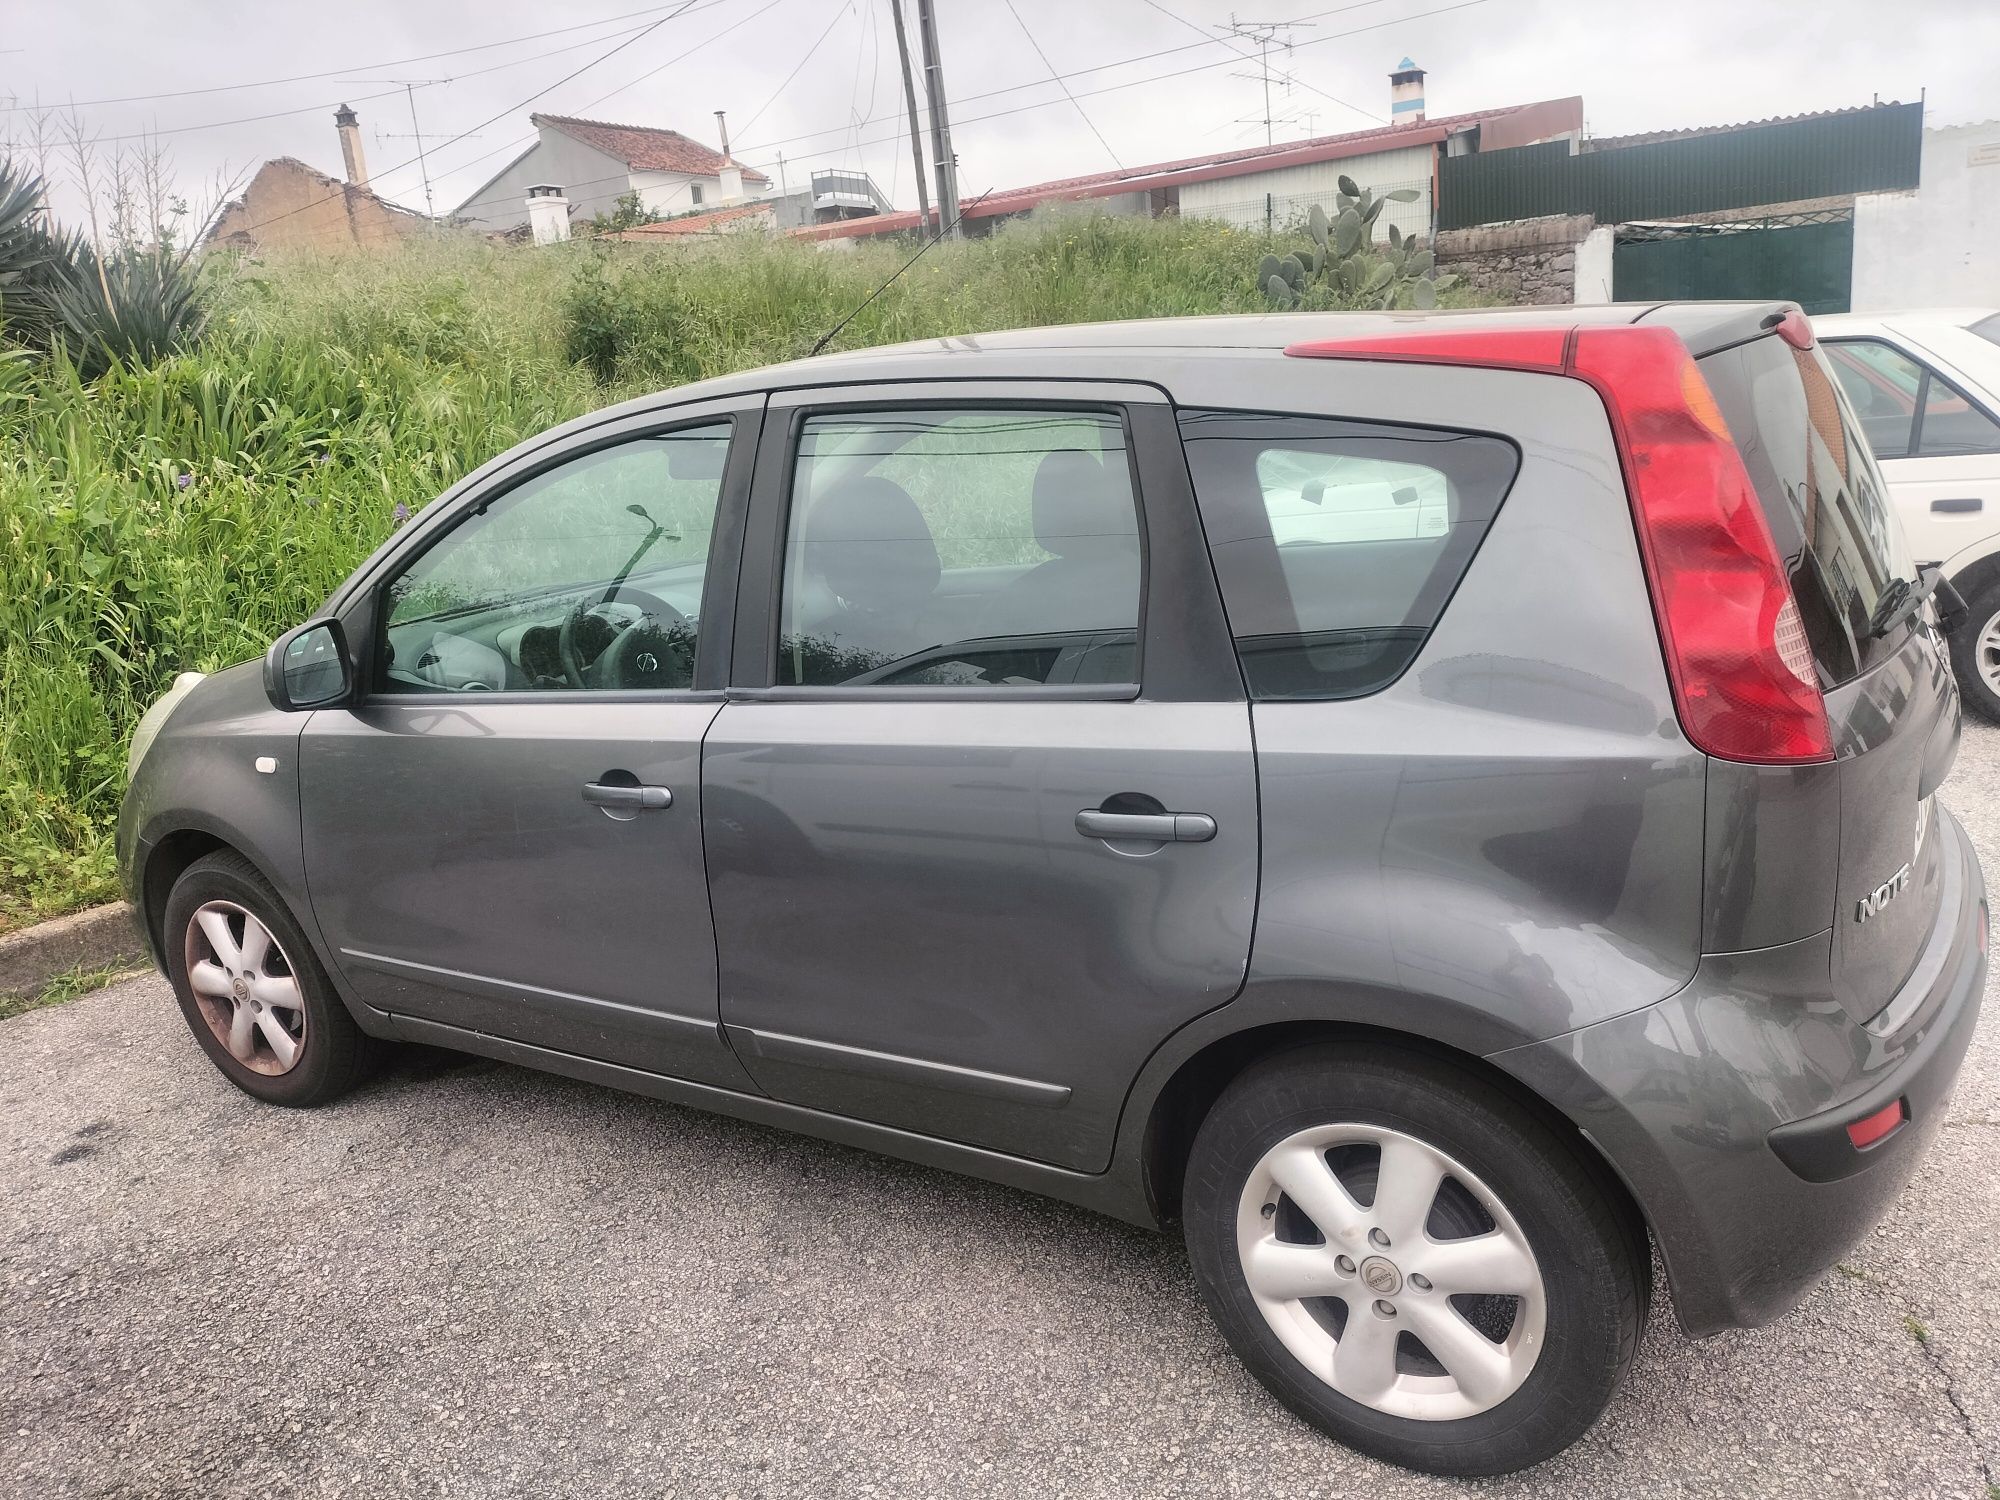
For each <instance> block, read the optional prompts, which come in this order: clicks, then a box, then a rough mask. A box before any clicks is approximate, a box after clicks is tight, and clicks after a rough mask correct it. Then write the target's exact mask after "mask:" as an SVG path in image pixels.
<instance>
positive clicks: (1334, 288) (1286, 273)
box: [1257, 175, 1458, 308]
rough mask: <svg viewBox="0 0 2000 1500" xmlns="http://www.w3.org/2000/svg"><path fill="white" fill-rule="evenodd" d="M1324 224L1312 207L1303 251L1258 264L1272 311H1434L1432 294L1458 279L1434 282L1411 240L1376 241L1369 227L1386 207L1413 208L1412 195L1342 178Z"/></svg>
mask: <svg viewBox="0 0 2000 1500" xmlns="http://www.w3.org/2000/svg"><path fill="white" fill-rule="evenodd" d="M1337 181H1338V186H1339V192H1338V193H1336V194H1335V196H1334V202H1333V207H1334V212H1333V214H1332V216H1331V217H1329V216H1328V214H1327V211H1326V210H1325V209H1324V208H1322V207H1321V206H1320V205H1319V204H1317V203H1315V204H1314V205H1313V206H1312V209H1311V211H1310V212H1309V213H1308V214H1307V215H1306V222H1305V230H1306V237H1307V238H1308V239H1309V240H1310V241H1311V245H1310V246H1309V247H1308V248H1305V249H1301V250H1295V251H1292V252H1291V253H1289V254H1287V255H1282V256H1280V255H1277V254H1274V253H1267V254H1266V255H1265V256H1264V257H1263V259H1262V260H1260V261H1259V262H1258V263H1257V285H1258V286H1259V287H1261V288H1262V289H1263V292H1264V295H1265V296H1266V297H1267V298H1269V299H1270V301H1271V304H1272V306H1274V307H1281V308H1294V307H1312V308H1320V307H1341V306H1345V307H1354V306H1360V307H1380V308H1392V307H1435V306H1436V305H1437V294H1438V293H1439V292H1441V291H1443V290H1444V289H1445V288H1447V287H1449V286H1451V285H1452V284H1453V283H1455V282H1456V281H1457V280H1458V278H1457V277H1456V276H1453V275H1450V274H1449V273H1447V274H1445V275H1439V274H1438V272H1437V258H1436V256H1435V255H1434V254H1433V252H1432V251H1430V250H1429V249H1427V248H1425V247H1424V246H1423V245H1422V243H1421V241H1420V240H1419V238H1418V236H1416V235H1414V234H1408V235H1406V234H1404V233H1403V232H1402V230H1401V229H1399V228H1398V227H1397V226H1396V225H1394V224H1391V225H1390V226H1389V233H1388V238H1387V243H1386V245H1382V244H1378V243H1377V241H1376V239H1375V221H1376V220H1377V219H1379V218H1380V217H1381V216H1382V210H1383V209H1384V208H1386V207H1388V205H1389V204H1391V203H1413V202H1415V201H1416V200H1417V198H1418V196H1419V195H1418V193H1417V191H1416V189H1414V188H1393V189H1391V190H1390V191H1388V192H1386V193H1380V194H1378V193H1376V192H1375V191H1374V190H1373V189H1372V188H1364V187H1360V186H1358V185H1357V184H1356V183H1355V181H1354V179H1353V178H1351V177H1347V176H1344V175H1343V176H1342V177H1340V178H1339V179H1337Z"/></svg>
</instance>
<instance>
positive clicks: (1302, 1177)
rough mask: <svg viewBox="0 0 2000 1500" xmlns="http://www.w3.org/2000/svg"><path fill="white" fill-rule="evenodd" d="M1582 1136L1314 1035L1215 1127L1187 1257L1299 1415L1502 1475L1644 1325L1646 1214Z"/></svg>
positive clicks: (1453, 1079) (1617, 1364) (1577, 1413)
mask: <svg viewBox="0 0 2000 1500" xmlns="http://www.w3.org/2000/svg"><path fill="white" fill-rule="evenodd" d="M1584 1149H1585V1148H1583V1147H1581V1146H1579V1145H1578V1144H1577V1143H1575V1142H1574V1141H1571V1140H1568V1139H1565V1138H1564V1136H1562V1135H1561V1134H1559V1133H1558V1132H1557V1131H1556V1130H1554V1129H1551V1128H1550V1127H1549V1126H1548V1125H1547V1124H1545V1123H1544V1122H1543V1121H1542V1120H1540V1119H1539V1118H1537V1117H1536V1116H1535V1115H1534V1114H1533V1113H1532V1112H1530V1111H1529V1110H1527V1109H1524V1108H1522V1107H1521V1106H1520V1105H1519V1104H1517V1103H1516V1102H1515V1101H1514V1100H1513V1099H1512V1098H1510V1097H1509V1096H1507V1095H1506V1094H1505V1093H1503V1092H1502V1091H1500V1090H1499V1089H1498V1088H1495V1087H1494V1086H1493V1085H1492V1084H1490V1083H1489V1082H1487V1081H1486V1080H1484V1079H1482V1078H1480V1077H1478V1076H1477V1075H1475V1074H1473V1073H1471V1072H1469V1071H1467V1070H1465V1069H1463V1068H1460V1067H1457V1066H1454V1065H1452V1064H1449V1063H1446V1062H1443V1061H1440V1060H1436V1059H1433V1058H1430V1057H1427V1056H1424V1055H1421V1054H1418V1053H1414V1052H1406V1051H1403V1050H1401V1049H1396V1048H1391V1047H1386V1046H1352V1047H1345V1046H1314V1047H1308V1048H1301V1049H1299V1050H1297V1051H1292V1052H1287V1053H1282V1054H1279V1055H1278V1056H1276V1057H1273V1058H1270V1059H1268V1060H1267V1061H1265V1062H1263V1063H1261V1064H1258V1065H1256V1066H1254V1067H1253V1068H1251V1069H1250V1070H1248V1071H1247V1072H1245V1073H1244V1074H1243V1075H1242V1076H1241V1077H1240V1078H1238V1079H1236V1080H1235V1081H1234V1082H1233V1083H1232V1084H1231V1085H1230V1086H1229V1087H1228V1088H1227V1089H1226V1090H1225V1091H1224V1092H1223V1094H1222V1097H1221V1098H1220V1099H1218V1100H1217V1101H1216V1104H1215V1106H1214V1108H1213V1109H1211V1110H1210V1112H1209V1114H1208V1117H1207V1119H1206V1120H1204V1122H1203V1123H1202V1126H1201V1130H1200V1132H1199V1134H1198V1135H1197V1137H1196V1140H1195V1144H1194V1148H1193V1152H1192V1154H1191V1156H1190V1158H1189V1162H1188V1169H1187V1181H1186V1190H1185V1193H1184V1197H1183V1211H1184V1214H1185V1218H1186V1226H1185V1227H1186V1233H1187V1242H1188V1253H1189V1255H1190V1257H1191V1259H1192V1260H1193V1263H1194V1268H1195V1274H1196V1278H1197V1280H1198V1281H1199V1283H1200V1285H1201V1289H1202V1294H1203V1296H1204V1298H1205V1299H1206V1300H1207V1302H1208V1305H1209V1309H1210V1311H1211V1312H1213V1313H1214V1315H1215V1318H1216V1321H1217V1322H1218V1323H1219V1324H1220V1325H1221V1327H1222V1330H1223V1333H1224V1334H1225V1335H1226V1336H1227V1338H1228V1339H1229V1342H1230V1344H1231V1346H1232V1347H1233V1348H1234V1349H1235V1350H1236V1352H1237V1354H1238V1355H1239V1356H1240V1357H1241V1358H1242V1359H1243V1361H1244V1363H1245V1364H1246V1365H1248V1366H1249V1368H1250V1370H1251V1372H1252V1373H1253V1374H1255V1375H1256V1376H1257V1378H1258V1379H1259V1380H1261V1381H1262V1382H1263V1383H1264V1385H1265V1386H1266V1387H1267V1388H1269V1389H1270V1391H1271V1392H1272V1393H1273V1394H1274V1395H1276V1396H1277V1397H1278V1398H1279V1399H1280V1400H1281V1401H1283V1402H1284V1403H1285V1404H1286V1405H1287V1406H1289V1407H1291V1408H1292V1410H1293V1411H1295V1412H1297V1413H1299V1414H1300V1415H1301V1416H1303V1417H1305V1418H1306V1420H1308V1421H1310V1422H1312V1423H1313V1424H1314V1425H1315V1426H1317V1427H1319V1428H1320V1429H1321V1430H1323V1431H1325V1432H1326V1433H1328V1434H1329V1435H1331V1436H1333V1437H1335V1438H1337V1439H1339V1440H1340V1441H1341V1442H1343V1443H1346V1444H1348V1445H1349V1446H1351V1447H1354V1448H1357V1449H1359V1450H1361V1451H1362V1452H1364V1453H1368V1454H1371V1455H1373V1456H1375V1457H1377V1458H1382V1459H1387V1460H1388V1461H1390V1462H1392V1463H1399V1464H1403V1465H1405V1466H1407V1467H1409V1468H1413V1469H1421V1470H1425V1471H1427V1472H1431V1473H1437V1474H1495V1473H1506V1472H1509V1471H1512V1470H1515V1469H1520V1468H1525V1467H1526V1466H1528V1465H1530V1464H1534V1463H1539V1462H1540V1461H1541V1460H1543V1459H1545V1458H1548V1457H1551V1456H1552V1455H1554V1454H1556V1453H1558V1452H1560V1451H1561V1450H1562V1449H1563V1448H1565V1447H1567V1446H1568V1445H1569V1444H1570V1443H1572V1442H1573V1441H1575V1440H1576V1439H1577V1438H1578V1437H1580V1436H1581V1435H1582V1434H1583V1433H1584V1432H1585V1431H1586V1430H1587V1429H1588V1428H1589V1427H1590V1425H1591V1424H1592V1423H1593V1422H1595V1421H1596V1420H1597V1417H1598V1415H1599V1414H1600V1413H1601V1412H1602V1411H1603V1410H1604V1407H1605V1404H1606V1403H1607V1402H1608V1401H1609V1400H1610V1399H1611V1395H1612V1393H1613V1391H1615V1390H1616V1389H1617V1386H1618V1383H1619V1381H1620V1380H1622V1379H1623V1378H1624V1374H1625V1371H1626V1369H1627V1368H1628V1367H1629V1365H1630V1363H1631V1360H1632V1356H1633V1354H1634V1352H1635V1351H1636V1349H1637V1347H1638V1342H1639V1335H1640V1333H1641V1331H1642V1329H1643V1327H1644V1323H1645V1318H1646V1311H1647V1303H1648V1293H1649V1291H1650V1276H1651V1264H1650V1261H1649V1260H1648V1259H1647V1258H1646V1255H1645V1246H1644V1232H1643V1230H1641V1229H1639V1228H1638V1227H1637V1226H1636V1224H1635V1223H1634V1222H1633V1221H1632V1219H1631V1218H1630V1216H1629V1215H1628V1213H1627V1212H1626V1211H1625V1209H1624V1207H1623V1205H1622V1204H1621V1203H1620V1202H1619V1201H1618V1200H1617V1199H1616V1198H1615V1196H1614V1190H1613V1189H1612V1188H1611V1187H1610V1185H1609V1184H1607V1183H1606V1182H1605V1181H1604V1179H1603V1176H1602V1169H1601V1168H1599V1167H1597V1166H1596V1165H1595V1164H1594V1163H1592V1162H1591V1161H1590V1160H1588V1159H1587V1158H1586V1157H1585V1156H1584V1155H1583V1150H1584Z"/></svg>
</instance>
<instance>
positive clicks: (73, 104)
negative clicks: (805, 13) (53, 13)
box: [0, 0, 725, 118]
mask: <svg viewBox="0 0 2000 1500" xmlns="http://www.w3.org/2000/svg"><path fill="white" fill-rule="evenodd" d="M723 3H725V0H707V3H706V4H704V5H701V6H698V7H696V9H699V10H707V9H709V8H710V7H711V6H715V5H721V4H723ZM673 8H674V7H673V4H672V3H671V0H670V3H668V4H666V5H648V6H646V7H645V8H643V9H641V10H632V11H626V12H625V13H624V14H622V15H616V16H605V17H604V18H603V19H601V20H596V21H579V22H578V23H576V24H575V25H573V26H558V27H556V28H554V29H553V30H551V31H534V32H530V33H529V34H528V35H526V36H511V37H508V38H506V39H505V40H504V41H498V42H478V43H475V44H474V45H472V46H469V47H448V48H446V49H445V50H444V51H442V52H425V53H421V54H420V55H418V56H416V57H398V58H392V59H391V60H389V61H388V62H370V63H354V64H351V65H350V66H348V67H344V68H329V69H327V70H326V71H325V72H323V73H295V74H293V75H292V76H291V77H289V78H259V79H256V80H254V81H252V82H250V83H218V84H213V85H211V86H209V87H207V88H199V89H175V90H173V91H171V92H169V93H162V94H119V95H117V96H115V97H111V98H105V99H74V100H70V101H69V102H68V103H67V104H65V105H63V106H62V107H63V108H66V109H88V108H90V107H92V106H93V105H98V104H139V103H144V102H145V101H147V100H150V99H189V98H193V97H194V96H195V95H197V94H227V93H233V92H235V91H238V90H241V89H262V88H273V87H275V86H276V85H278V84H281V83H309V82H311V81H312V80H313V79H315V78H336V77H339V76H340V75H342V74H346V73H369V72H373V71H374V70H375V69H377V68H400V67H402V66H404V65H405V64H407V63H414V62H429V61H431V60H432V59H433V58H439V57H457V56H460V55H461V54H463V53H467V52H489V51H491V50H492V49H493V48H495V47H512V46H515V45H517V44H519V43H521V42H538V41H541V40H542V39H543V38H544V37H551V36H562V35H565V34H566V33H568V32H572V31H588V30H590V29H591V28H592V27H596V26H609V25H611V24H612V23H613V22H616V21H629V20H631V19H632V18H633V17H634V16H649V15H653V14H656V13H657V12H659V11H663V10H673ZM683 8H684V9H685V7H683ZM669 19H671V18H669ZM609 34H610V35H618V34H620V33H609ZM593 40H596V41H603V40H604V38H603V37H596V38H593ZM580 45H583V46H588V45H589V43H588V42H584V43H581V44H580ZM549 55H550V54H548V53H546V52H544V53H539V54H537V57H536V60H539V59H540V58H542V57H547V56H549ZM45 107H47V106H43V105H39V104H10V105H4V106H0V114H16V113H19V112H20V111H23V110H39V109H43V108H45ZM259 118H269V117H268V116H260V117H259Z"/></svg>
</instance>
